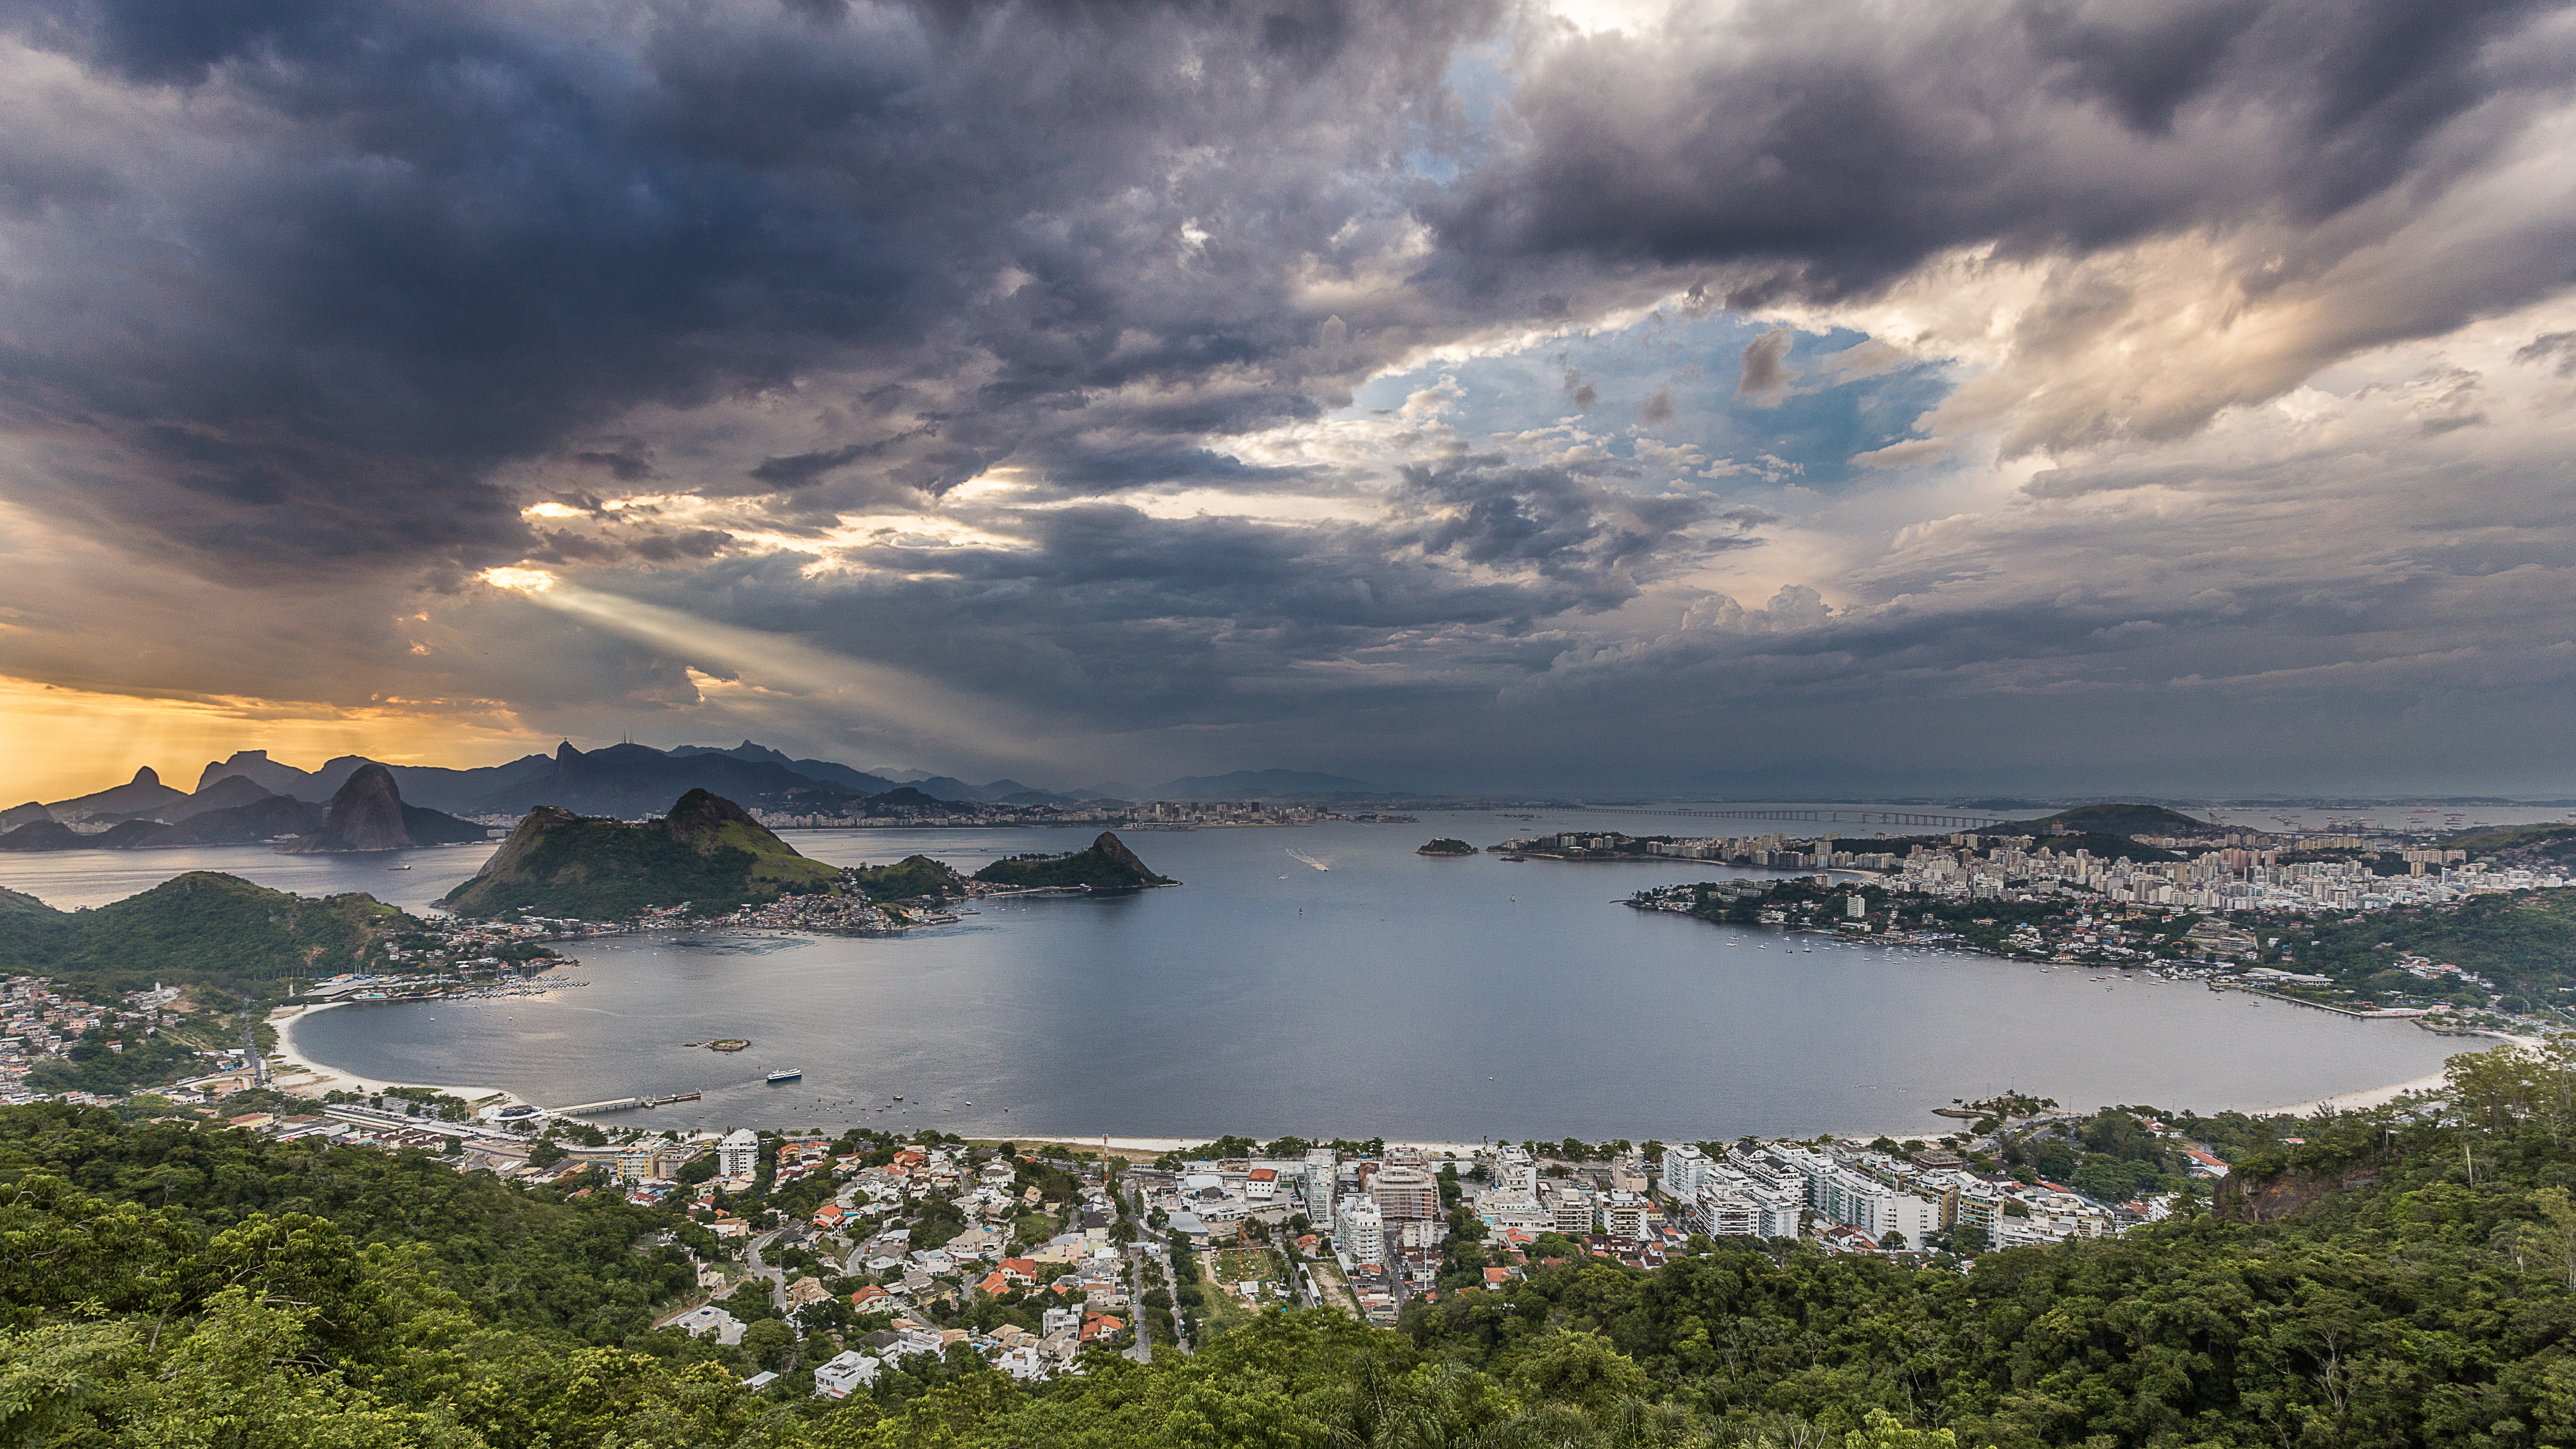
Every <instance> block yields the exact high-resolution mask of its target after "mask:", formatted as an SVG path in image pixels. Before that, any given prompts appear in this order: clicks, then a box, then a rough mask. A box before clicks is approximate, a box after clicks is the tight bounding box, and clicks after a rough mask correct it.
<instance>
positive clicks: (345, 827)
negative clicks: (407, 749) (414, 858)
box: [287, 760, 413, 854]
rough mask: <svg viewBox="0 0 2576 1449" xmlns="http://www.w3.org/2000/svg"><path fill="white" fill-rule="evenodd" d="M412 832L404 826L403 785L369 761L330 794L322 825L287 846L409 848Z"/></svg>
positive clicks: (310, 849) (306, 849) (301, 850)
mask: <svg viewBox="0 0 2576 1449" xmlns="http://www.w3.org/2000/svg"><path fill="white" fill-rule="evenodd" d="M412 844H413V841H412V838H411V832H410V831H409V830H406V829H404V828H403V803H402V790H401V787H399V786H397V785H396V784H395V783H394V772H393V771H391V770H388V769H386V768H385V767H384V766H382V765H379V764H377V763H375V762H374V761H372V760H371V761H369V762H367V763H366V764H363V765H360V766H359V767H358V768H357V770H356V772H355V773H353V774H351V775H350V776H349V779H348V783H346V784H344V785H342V786H341V787H340V789H339V791H338V792H337V793H336V794H334V795H332V797H331V807H330V810H329V813H327V814H325V815H324V816H323V817H322V828H321V829H320V830H317V831H315V832H314V833H313V834H311V835H307V836H305V837H304V838H303V839H301V840H298V841H296V842H295V843H294V844H293V845H291V846H288V847H287V849H288V850H289V851H291V852H294V853H296V854H317V853H321V852H325V851H342V850H407V849H409V848H410V847H411V845H412Z"/></svg>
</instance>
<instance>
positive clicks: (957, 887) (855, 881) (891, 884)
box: [849, 855, 966, 901]
mask: <svg viewBox="0 0 2576 1449" xmlns="http://www.w3.org/2000/svg"><path fill="white" fill-rule="evenodd" d="M849 879H850V883H851V884H852V885H855V886H857V887H858V888H859V889H860V890H862V891H864V892H866V893H867V897H868V899H869V900H872V901H908V900H912V899H915V898H916V897H920V896H962V895H964V894H966V877H964V876H962V875H959V874H958V873H957V872H956V871H955V870H953V869H951V868H950V867H949V866H948V865H946V864H945V863H944V862H941V861H936V860H932V859H931V858H930V857H929V856H926V855H907V856H905V857H904V858H903V859H901V860H898V861H896V862H895V863H894V864H892V865H865V866H861V867H859V868H858V869H856V870H853V871H851V872H850V873H849Z"/></svg>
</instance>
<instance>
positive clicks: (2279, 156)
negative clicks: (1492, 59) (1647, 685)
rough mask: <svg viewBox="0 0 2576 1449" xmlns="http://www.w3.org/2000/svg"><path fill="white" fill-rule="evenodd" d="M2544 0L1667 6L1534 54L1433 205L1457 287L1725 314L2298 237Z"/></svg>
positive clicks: (2408, 140) (2433, 161)
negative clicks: (1587, 272)
mask: <svg viewBox="0 0 2576 1449" xmlns="http://www.w3.org/2000/svg"><path fill="white" fill-rule="evenodd" d="M2557 9H2558V7H2557V6H2556V5H2554V4H2549V3H2546V0H2481V3H2468V4H2457V3H2444V0H2363V3H2329V0H2269V3H2263V0H2253V3H2226V4H2221V3H2213V0H2197V3H2194V0H2185V3H2180V4H2169V5H2156V6H2145V5H2128V4H2119V3H2114V0H2093V3H2053V0H2025V3H2019V4H2005V3H1999V0H1989V3H1982V4H1977V3H1971V4H1962V5H1948V6H1939V7H1928V8H1918V9H1915V10H1911V11H1908V12H1905V13H1903V14H1894V15H1891V14H1890V13H1888V12H1885V11H1882V10H1878V9H1876V8H1871V7H1864V6H1861V5H1859V4H1857V3H1829V4H1823V5H1816V4H1808V3H1803V0H1797V3H1793V0H1767V3H1758V4H1755V5H1753V6H1750V7H1736V8H1731V9H1729V10H1727V11H1723V12H1710V13H1709V14H1708V15H1707V16H1706V17H1705V18H1704V19H1699V20H1693V19H1692V18H1690V17H1689V14H1688V12H1676V14H1677V18H1676V20H1675V21H1674V22H1673V24H1672V26H1671V28H1670V30H1669V32H1668V33H1663V34H1642V33H1641V34H1624V33H1618V32H1605V33H1601V34H1596V35H1592V36H1589V37H1586V38H1584V39H1582V40H1579V41H1572V42H1569V43H1567V44H1565V45H1562V46H1560V47H1558V48H1556V49H1554V50H1552V51H1550V52H1548V53H1547V54H1546V55H1545V56H1544V57H1543V58H1542V59H1540V60H1538V61H1537V62H1536V63H1535V65H1534V68H1533V71H1532V73H1531V75H1530V76H1529V78H1528V80H1527V82H1526V83H1525V84H1523V85H1522V86H1521V87H1520V88H1518V89H1517V90H1516V91H1515V92H1514V93H1513V94H1512V96H1511V100H1510V104H1511V109H1512V112H1513V116H1514V119H1515V122H1516V124H1517V125H1518V127H1519V128H1520V130H1521V134H1522V135H1523V136H1525V138H1526V139H1525V140H1524V141H1522V142H1521V143H1520V144H1518V145H1513V146H1508V147H1504V148H1501V149H1500V150H1498V152H1497V154H1496V155H1495V157H1494V159H1493V160H1492V161H1490V162H1489V163H1487V164H1486V165H1484V166H1482V167H1481V168H1479V169H1477V170H1476V171H1475V172H1473V173H1472V174H1470V175H1469V176H1467V177H1466V178H1464V179H1463V180H1462V181H1461V182H1460V183H1459V184H1458V186H1457V187H1456V188H1455V189H1454V190H1453V191H1451V192H1450V193H1449V194H1447V195H1446V196H1444V197H1443V198H1441V200H1440V201H1439V202H1438V203H1436V205H1435V207H1434V214H1435V215H1436V216H1437V218H1438V220H1439V224H1440V228H1441V233H1442V237H1443V240H1444V242H1445V243H1446V244H1447V246H1448V247H1449V248H1451V249H1452V253H1453V255H1454V256H1455V257H1457V258H1459V259H1460V260H1461V261H1462V262H1463V263H1464V264H1465V265H1466V266H1467V267H1468V268H1469V269H1470V271H1471V272H1473V273H1475V274H1477V275H1481V276H1485V277H1488V278H1491V277H1494V276H1496V275H1498V273H1499V272H1506V271H1508V270H1510V269H1511V268H1514V267H1517V266H1520V265H1523V264H1524V263H1525V262H1526V261H1527V260H1528V259H1531V258H1536V257H1542V256H1553V255H1563V254H1580V255H1584V256H1589V257H1596V258H1600V259H1602V260H1605V261H1620V262H1635V261H1651V262H1655V263H1661V264H1666V265H1687V264H1692V263H1703V264H1706V263H1718V264H1734V265H1735V266H1737V268H1738V271H1737V272H1736V273H1735V280H1734V281H1733V283H1732V284H1731V286H1730V290H1731V292H1732V294H1733V299H1734V300H1735V301H1736V302H1738V303H1752V302H1759V301H1761V300H1763V299H1765V298H1769V297H1777V296H1784V295H1800V296H1806V297H1811V298H1835V297H1844V296H1850V295H1854V294H1857V293H1863V292H1866V291H1868V290H1870V289H1871V288H1874V287H1876V286H1878V285H1880V284H1882V283H1884V282H1886V281H1887V280H1889V279H1890V278H1892V277H1894V276H1896V275H1898V274H1899V273H1901V272H1903V271H1905V270H1906V269H1908V268H1910V267H1912V266H1914V265H1915V264H1916V263H1918V262H1920V261H1921V260H1923V259H1924V258H1926V257H1928V256H1930V255H1932V254H1933V253H1935V252H1938V251H1941V250H1943V249H1946V248H1950V247H1957V246H1967V245H1976V244H1982V243H1995V244H1999V245H2000V246H2001V247H2002V248H2003V249H2004V250H2005V251H2006V252H2007V253H2010V254H2025V255H2028V254H2040V253H2046V252H2051V251H2058V250H2072V251H2079V252H2080V251H2085V250H2090V249H2094V248H2099V247H2105V246H2112V245H2117V244H2121V243H2124V242H2128V241H2133V240H2137V239H2140V238H2144V237H2149V236H2155V235H2161V234H2167V233H2171V232H2176V231H2182V230H2187V229H2190V228H2194V227H2199V226H2204V225H2212V224H2227V223H2231V222H2242V221H2247V220H2252V219H2258V218H2268V217H2273V216H2277V215H2281V214H2283V213H2287V214H2288V215H2290V216H2292V217H2294V218H2297V219H2300V220H2305V221H2314V220H2317V219H2319V218H2323V217H2326V216H2329V215H2333V214H2335V213H2337V212H2340V211H2342V210H2344V209H2346V208H2349V207H2351V206H2353V205H2354V204H2356V203H2358V202H2360V201H2362V200H2364V199H2365V198H2369V197H2372V196H2376V195H2379V194H2381V193H2384V192H2387V191H2389V190H2390V189H2391V188H2395V187H2399V186H2402V185H2404V184H2406V183H2408V182H2409V181H2410V180H2413V179H2416V178H2418V177H2419V176H2420V175H2421V174H2422V173H2424V172H2425V171H2426V170H2427V169H2428V168H2429V167H2434V166H2437V165H2438V166H2440V167H2445V168H2447V167H2452V166H2456V165H2457V164H2459V158H2458V157H2457V156H2455V155H2447V154H2442V152H2441V150H2440V149H2439V143H2438V139H2437V138H2438V137H2439V136H2440V135H2441V133H2442V132H2443V129H2444V128H2445V127H2446V126H2447V125H2449V124H2450V123H2452V122H2455V121H2459V120H2461V119H2462V118H2463V117H2466V116H2468V115H2469V114H2470V113H2471V112H2472V111H2475V110H2477V109H2478V108H2479V107H2481V106H2483V105H2486V104H2488V103H2489V102H2491V101H2492V100H2493V99H2494V98H2495V97H2496V95H2497V93H2498V91H2499V89H2500V88H2501V87H2502V85H2503V82H2502V81H2501V79H2500V78H2499V77H2497V76H2495V75H2493V74H2491V73H2490V70H2491V66H2492V62H2491V60H2490V58H2489V57H2490V55H2491V53H2492V52H2491V48H2493V47H2498V46H2501V45H2503V44H2506V43H2507V38H2508V37H2513V36H2515V35H2517V34H2518V33H2519V32H2522V31H2523V30H2524V29H2525V28H2526V27H2527V26H2530V25H2532V24H2533V23H2535V22H2536V21H2537V20H2539V19H2540V18H2541V17H2544V16H2547V15H2549V14H2552V13H2554V12H2556V10H2557ZM1856 35H1868V36H1869V37H1870V40H1869V43H1867V44H1866V45H1855V44H1852V43H1850V42H1851V39H1852V37H1854V36H1856ZM2566 79H2567V78H2566V76H2565V75H2563V74H2556V75H2552V76H2549V77H2546V78H2545V79H2542V82H2541V83H2542V85H2543V86H2544V87H2545V88H2546V89H2553V90H2563V87H2564V85H2565V82H2566ZM2537 109H2538V107H2537V106H2536V105H2532V106H2526V107H2524V108H2523V109H2522V113H2523V114H2525V115H2529V114H2536V113H2537ZM2484 130H2485V132H2486V133H2485V134H2484V135H2482V136H2480V137H2478V138H2477V139H2476V140H2474V141H2472V142H2470V144H2471V145H2472V146H2474V147H2476V148H2479V149H2486V150H2491V149H2493V148H2494V147H2496V146H2498V145H2500V144H2502V143H2503V142H2504V140H2505V139H2506V138H2507V136H2508V135H2509V134H2510V133H2511V131H2512V130H2513V128H2512V127H2511V126H2509V125H2508V126H2504V127H2495V126H2492V125H2488V126H2486V127H2484Z"/></svg>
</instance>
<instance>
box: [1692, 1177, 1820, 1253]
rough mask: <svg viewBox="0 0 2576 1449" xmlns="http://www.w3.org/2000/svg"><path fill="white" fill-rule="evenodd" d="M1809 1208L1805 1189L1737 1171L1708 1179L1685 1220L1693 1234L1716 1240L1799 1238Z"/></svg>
mask: <svg viewBox="0 0 2576 1449" xmlns="http://www.w3.org/2000/svg"><path fill="white" fill-rule="evenodd" d="M1805 1207H1806V1193H1805V1184H1803V1183H1801V1182H1799V1181H1798V1180H1797V1179H1796V1178H1794V1177H1792V1178H1786V1179H1782V1178H1775V1177H1771V1176H1767V1175H1764V1174H1760V1173H1757V1172H1753V1171H1749V1170H1744V1169H1742V1168H1739V1167H1737V1166H1734V1165H1727V1166H1716V1167H1712V1168H1710V1169H1709V1171H1708V1172H1707V1173H1706V1174H1704V1175H1703V1176H1702V1177H1701V1179H1700V1183H1699V1191H1698V1193H1697V1195H1696V1196H1694V1197H1693V1198H1692V1200H1691V1202H1690V1204H1689V1211H1688V1212H1687V1213H1686V1214H1685V1215H1684V1216H1685V1221H1687V1222H1688V1223H1689V1225H1690V1230H1691V1231H1692V1232H1695V1233H1706V1234H1708V1235H1709V1236H1710V1237H1712V1238H1730V1237H1742V1238H1794V1237H1796V1236H1798V1223H1799V1218H1800V1216H1801V1214H1802V1212H1803V1210H1804V1209H1805Z"/></svg>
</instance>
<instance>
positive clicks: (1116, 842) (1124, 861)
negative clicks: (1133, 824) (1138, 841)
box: [1091, 830, 1162, 880]
mask: <svg viewBox="0 0 2576 1449" xmlns="http://www.w3.org/2000/svg"><path fill="white" fill-rule="evenodd" d="M1091 848H1092V849H1094V850H1096V851H1099V852H1100V853H1101V854H1102V855H1105V856H1107V857H1109V858H1110V859H1111V860H1114V861H1116V862H1118V863H1119V864H1120V865H1123V866H1125V867H1127V868H1128V869H1129V870H1132V871H1134V872H1136V873H1137V874H1138V875H1141V876H1144V877H1145V878H1147V879H1148V880H1160V879H1162V877H1160V876H1158V875H1155V874H1154V872H1153V871H1152V869H1151V868H1149V867H1148V866H1147V865H1146V864H1145V862H1143V861H1141V860H1139V859H1137V858H1136V852H1134V851H1132V850H1129V849H1128V848H1127V842H1126V841H1123V840H1121V839H1119V838H1118V837H1117V836H1116V835H1115V834H1113V833H1112V832H1110V831H1106V830H1104V831H1102V832H1100V838H1099V839H1098V840H1095V841H1093V842H1091Z"/></svg>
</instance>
